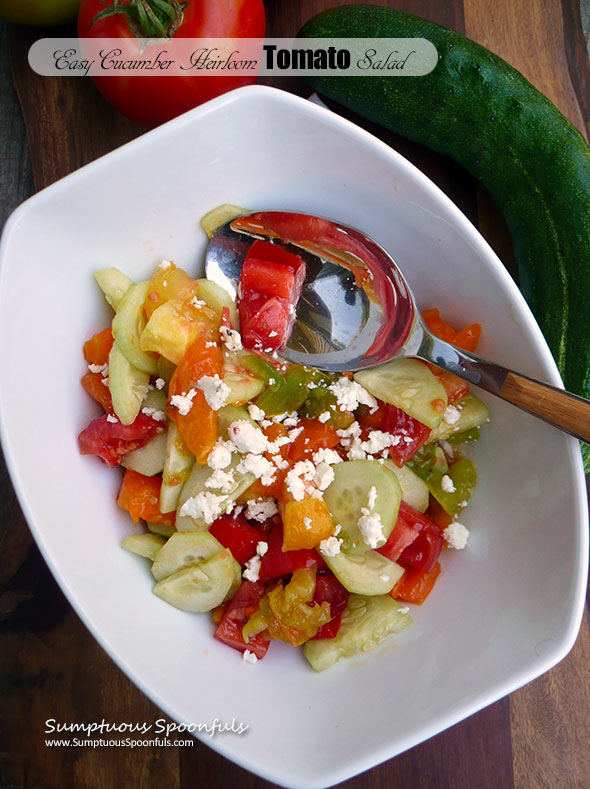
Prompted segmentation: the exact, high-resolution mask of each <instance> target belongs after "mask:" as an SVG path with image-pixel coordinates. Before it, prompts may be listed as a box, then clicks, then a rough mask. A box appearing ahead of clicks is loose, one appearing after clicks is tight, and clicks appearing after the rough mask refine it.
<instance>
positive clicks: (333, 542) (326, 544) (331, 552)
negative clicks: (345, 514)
mask: <svg viewBox="0 0 590 789" xmlns="http://www.w3.org/2000/svg"><path fill="white" fill-rule="evenodd" d="M341 545H342V540H339V539H338V537H335V536H334V535H332V536H331V537H327V538H326V539H325V540H322V541H321V542H320V553H322V554H323V555H324V556H337V555H338V554H339V553H340V546H341Z"/></svg>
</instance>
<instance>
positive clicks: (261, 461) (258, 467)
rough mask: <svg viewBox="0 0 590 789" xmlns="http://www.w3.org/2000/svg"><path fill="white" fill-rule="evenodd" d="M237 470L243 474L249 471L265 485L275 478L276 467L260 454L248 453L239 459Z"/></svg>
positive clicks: (271, 482) (270, 483)
mask: <svg viewBox="0 0 590 789" xmlns="http://www.w3.org/2000/svg"><path fill="white" fill-rule="evenodd" d="M237 470H238V471H239V472H241V473H243V474H246V473H248V472H251V473H252V474H254V476H255V477H256V479H259V480H260V481H261V482H262V484H263V485H264V486H265V487H266V486H268V485H272V484H273V482H275V480H276V476H275V474H276V470H277V467H276V466H275V465H274V463H271V462H270V460H267V459H266V458H265V457H263V456H262V455H255V454H253V453H249V454H248V455H246V456H245V457H243V458H242V460H240V462H239V464H238V469H237Z"/></svg>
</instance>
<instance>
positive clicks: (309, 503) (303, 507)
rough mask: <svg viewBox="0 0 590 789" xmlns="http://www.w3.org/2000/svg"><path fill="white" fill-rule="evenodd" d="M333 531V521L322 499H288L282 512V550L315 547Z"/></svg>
mask: <svg viewBox="0 0 590 789" xmlns="http://www.w3.org/2000/svg"><path fill="white" fill-rule="evenodd" d="M333 533H334V521H333V520H332V516H331V515H330V511H329V509H328V506H327V505H326V502H325V501H323V500H322V499H314V498H309V499H303V501H288V502H287V503H286V504H285V507H284V512H283V551H294V550H299V549H300V548H315V547H316V545H319V544H320V542H321V541H322V540H325V539H327V538H328V537H329V536H330V535H331V534H333Z"/></svg>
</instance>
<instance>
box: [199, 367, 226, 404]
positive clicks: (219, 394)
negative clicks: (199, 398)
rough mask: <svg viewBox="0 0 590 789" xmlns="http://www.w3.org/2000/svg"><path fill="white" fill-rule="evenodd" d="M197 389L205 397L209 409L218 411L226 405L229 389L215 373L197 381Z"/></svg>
mask: <svg viewBox="0 0 590 789" xmlns="http://www.w3.org/2000/svg"><path fill="white" fill-rule="evenodd" d="M197 386H198V388H199V389H200V390H201V391H202V392H203V394H204V395H205V400H206V401H207V403H208V404H209V406H210V408H212V409H213V410H214V411H219V409H220V408H223V406H224V405H225V404H226V403H227V398H228V397H229V394H230V392H231V389H230V388H229V386H228V385H227V384H224V383H223V381H222V380H221V378H220V377H219V375H218V374H217V373H215V375H204V376H203V377H202V378H199V380H198V381H197Z"/></svg>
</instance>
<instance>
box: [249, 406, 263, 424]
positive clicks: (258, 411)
mask: <svg viewBox="0 0 590 789" xmlns="http://www.w3.org/2000/svg"><path fill="white" fill-rule="evenodd" d="M248 413H249V414H250V419H253V420H254V421H255V422H262V421H263V420H264V419H266V414H265V413H264V411H263V410H262V408H258V406H257V405H254V403H250V405H249V406H248Z"/></svg>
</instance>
